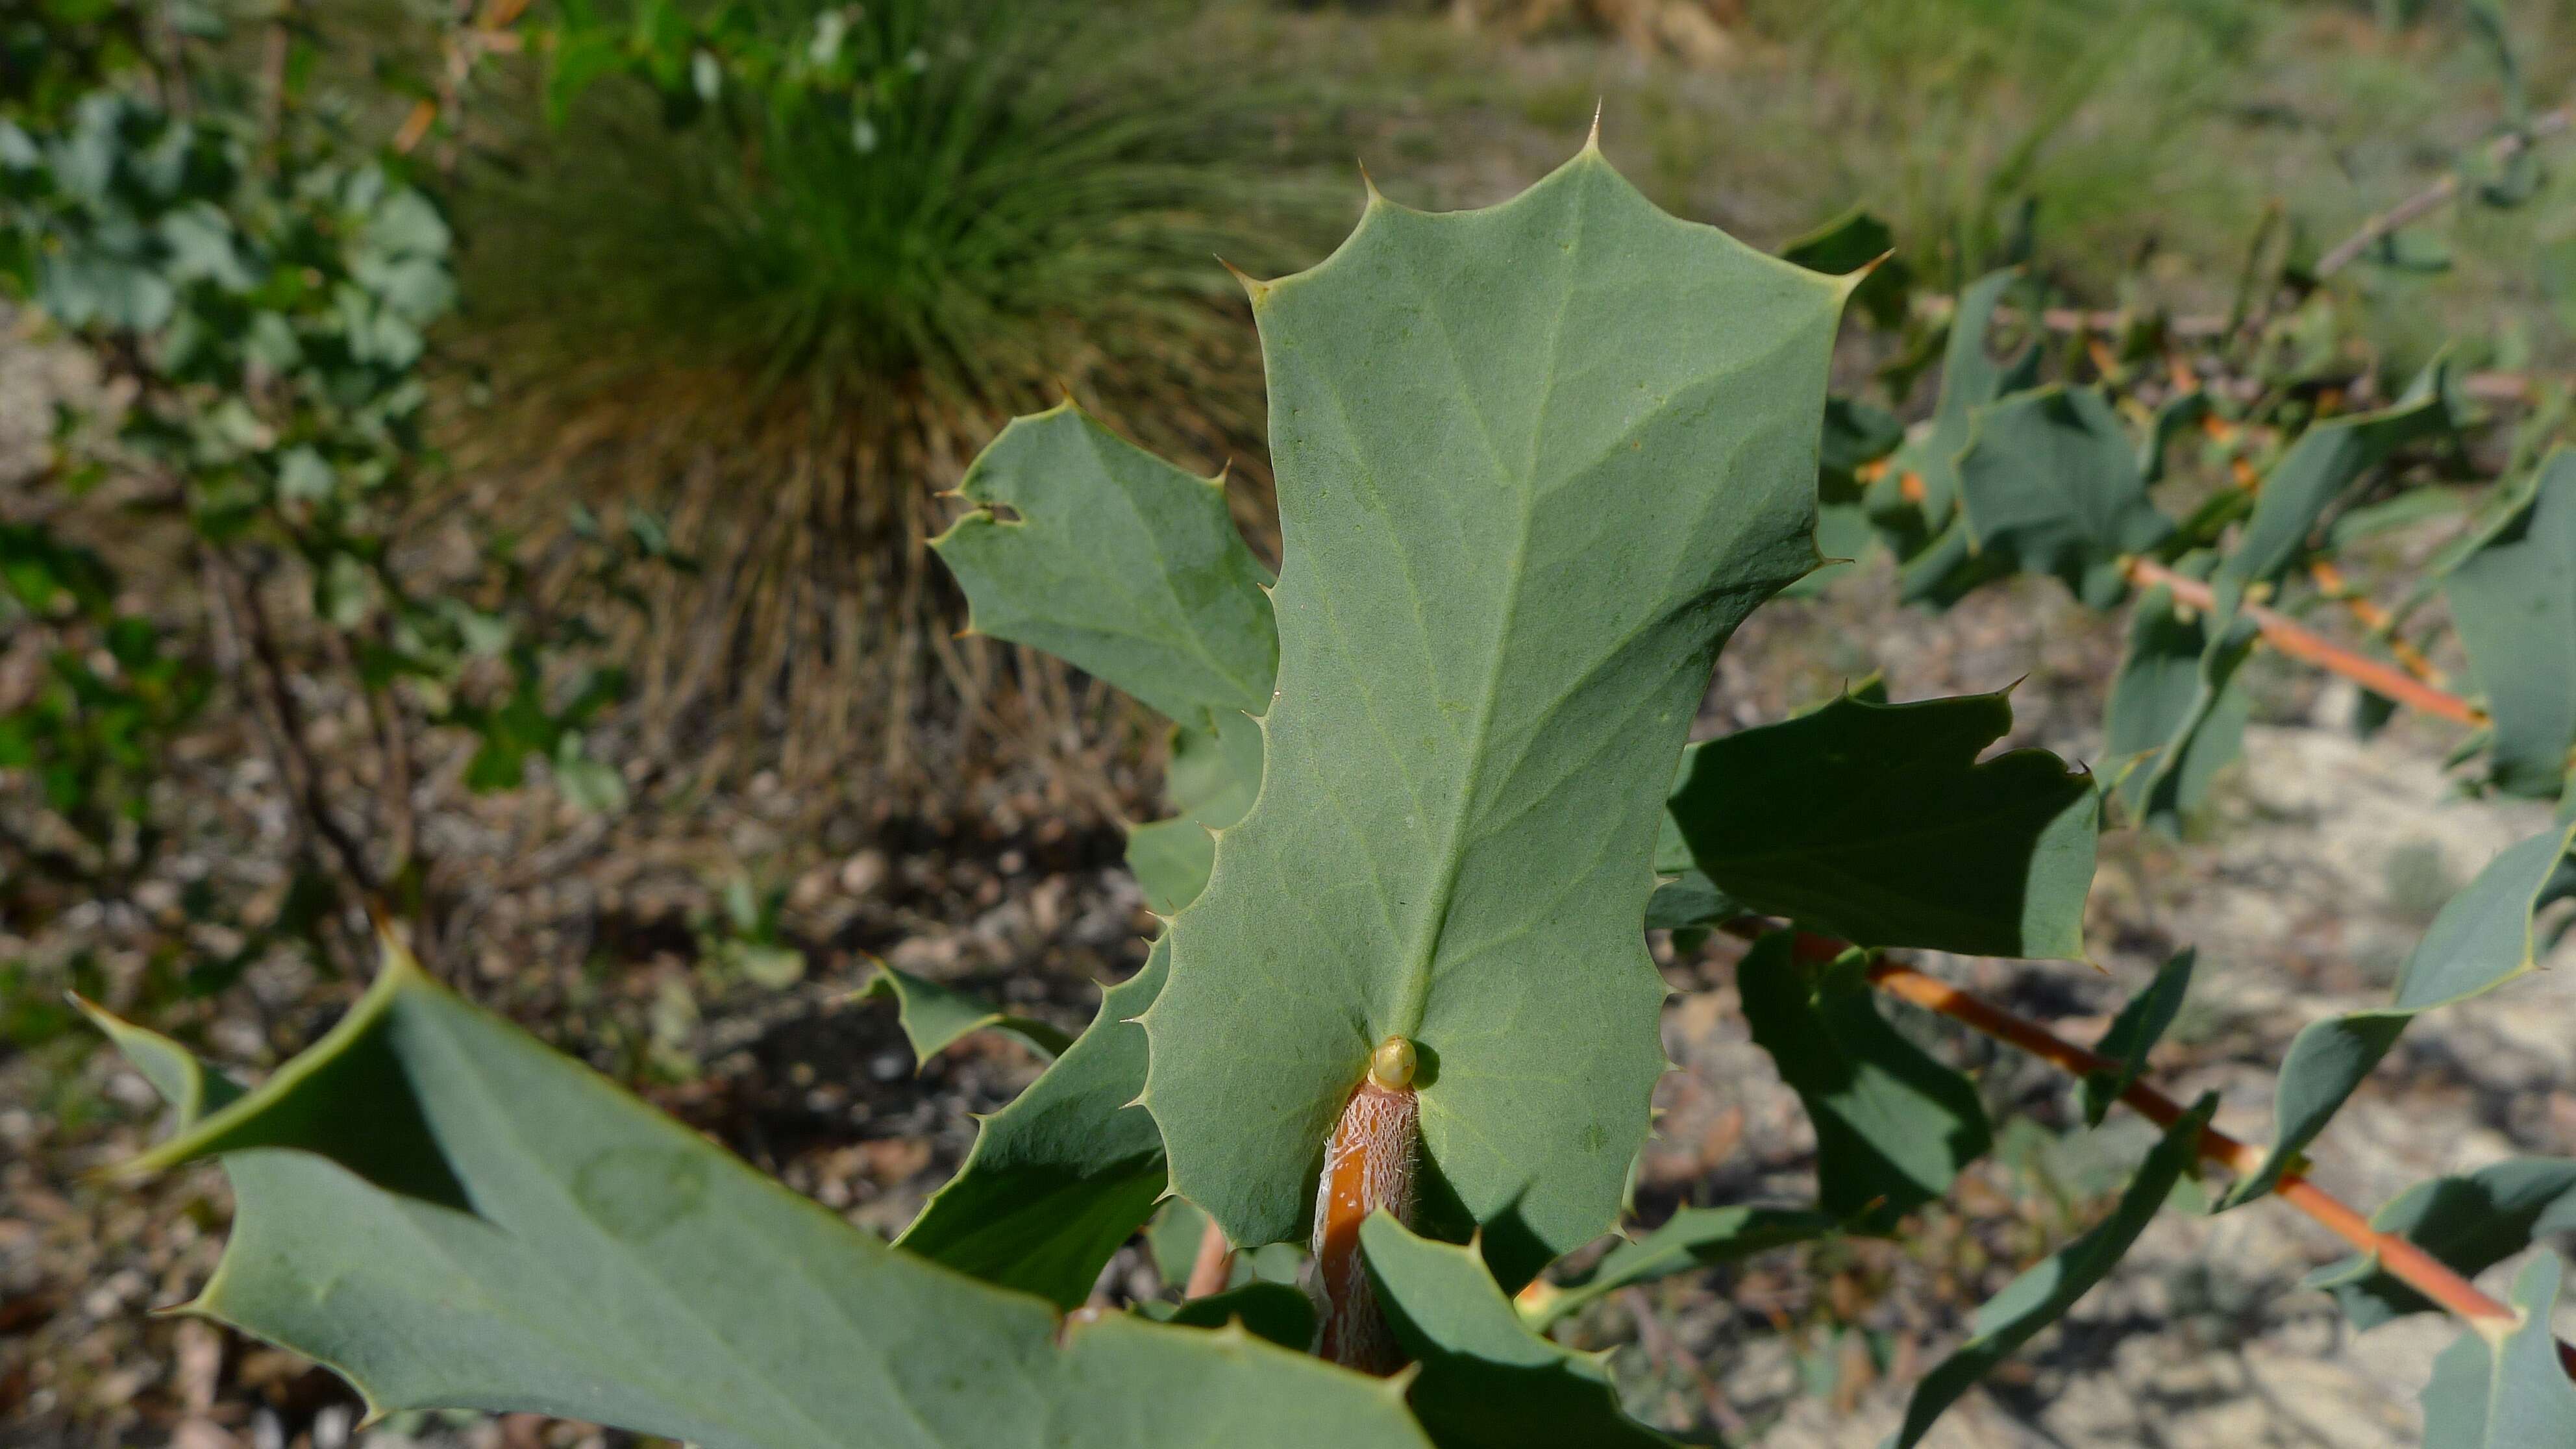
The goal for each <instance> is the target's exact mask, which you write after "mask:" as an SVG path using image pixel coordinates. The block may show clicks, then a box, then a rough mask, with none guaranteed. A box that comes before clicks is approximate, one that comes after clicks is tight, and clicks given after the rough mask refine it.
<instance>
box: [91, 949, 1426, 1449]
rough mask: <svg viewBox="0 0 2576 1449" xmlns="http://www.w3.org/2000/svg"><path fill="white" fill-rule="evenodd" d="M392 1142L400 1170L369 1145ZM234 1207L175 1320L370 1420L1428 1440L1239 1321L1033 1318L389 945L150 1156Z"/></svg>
mask: <svg viewBox="0 0 2576 1449" xmlns="http://www.w3.org/2000/svg"><path fill="white" fill-rule="evenodd" d="M387 1122H394V1123H399V1124H404V1126H403V1127H402V1130H401V1132H400V1133H398V1134H397V1135H400V1136H403V1137H405V1138H408V1139H409V1140H408V1141H406V1142H405V1143H404V1144H403V1145H404V1146H405V1148H406V1150H408V1151H414V1152H418V1153H421V1154H424V1155H425V1157H426V1160H427V1162H428V1163H430V1164H433V1165H434V1171H427V1170H420V1169H415V1171H414V1172H413V1173H412V1174H411V1176H412V1178H413V1180H415V1181H428V1180H430V1179H432V1178H436V1179H438V1180H442V1181H444V1182H445V1183H447V1184H448V1185H450V1186H451V1187H452V1188H453V1189H454V1190H453V1191H452V1192H442V1193H439V1194H436V1195H434V1196H424V1195H422V1194H420V1193H417V1192H414V1191H410V1190H408V1189H407V1188H405V1187H404V1186H403V1184H402V1183H401V1182H400V1181H396V1180H391V1179H390V1178H389V1176H388V1174H386V1173H385V1172H384V1171H383V1170H382V1168H383V1155H382V1154H381V1153H377V1152H372V1151H370V1150H369V1144H370V1143H371V1142H372V1141H373V1140H374V1134H376V1133H378V1132H380V1130H381V1129H382V1127H383V1126H384V1124H386V1123H387ZM216 1155H219V1156H221V1158H222V1159H223V1163H224V1168H225V1171H226V1173H227V1175H228V1176H230V1178H231V1179H232V1182H233V1187H234V1193H235V1201H236V1213H235V1219H234V1224H233V1230H232V1238H231V1241H230V1242H229V1243H228V1244H227V1245H226V1247H225V1251H224V1257H223V1261H222V1263H221V1264H220V1265H219V1267H218V1268H217V1270H216V1272H215V1274H214V1277H213V1279H212V1280H211V1281H210V1282H209V1283H208V1284H207V1286H206V1289H205V1291H204V1292H203V1293H202V1294H201V1295H200V1296H199V1297H198V1298H197V1299H196V1301H194V1302H193V1303H191V1304H190V1305H188V1308H189V1311H192V1312H195V1313H199V1314H203V1315H205V1316H208V1317H211V1318H214V1319H217V1320H219V1321H222V1322H225V1323H229V1324H232V1325H234V1326H236V1327H239V1328H241V1329H243V1330H244V1331H246V1332H250V1333H255V1334H257V1335H259V1336H261V1337H263V1338H266V1339H269V1340H270V1341H272V1342H275V1343H278V1344H281V1345H283V1346H285V1347H287V1348H290V1349H293V1350H294V1351H296V1352H298V1353H302V1354H304V1355H306V1356H308V1357H311V1358H314V1359H317V1360H319V1361H321V1362H324V1363H327V1364H330V1365H332V1366H333V1367H334V1368H336V1369H337V1370H339V1371H340V1372H341V1373H342V1374H344V1375H345V1376H347V1377H348V1378H349V1380H350V1381H351V1382H352V1383H353V1384H354V1385H356V1386H357V1388H358V1389H359V1390H360V1392H361V1393H363V1394H364V1395H365V1396H366V1398H367V1401H368V1404H369V1407H370V1408H371V1409H372V1410H374V1411H376V1412H390V1411H393V1410H396V1409H406V1408H477V1409H484V1410H489V1411H517V1410H525V1411H531V1412H537V1413H544V1414H551V1415H559V1416H570V1417H578V1418H583V1419H589V1420H592V1421H594V1422H598V1423H603V1424H610V1425H615V1426H618V1427H622V1428H628V1429H633V1430H636V1431H639V1432H643V1433H650V1434H658V1435H663V1436H666V1437H670V1438H679V1439H687V1440H691V1441H694V1442H698V1443H704V1444H710V1445H722V1446H726V1449H874V1446H888V1449H893V1446H904V1449H913V1446H925V1445H932V1446H957V1449H984V1446H992V1445H1017V1444H1029V1445H1034V1444H1040V1443H1045V1444H1050V1445H1065V1446H1078V1445H1091V1446H1098V1449H1132V1446H1134V1445H1137V1444H1153V1443H1170V1442H1182V1441H1187V1440H1192V1439H1214V1440H1216V1441H1219V1442H1224V1443H1227V1444H1266V1445H1278V1446H1281V1449H1287V1446H1291V1445H1305V1444H1311V1443H1314V1442H1317V1440H1318V1439H1321V1440H1322V1441H1323V1442H1327V1443H1332V1444H1337V1445H1340V1444H1354V1445H1358V1444H1366V1445H1386V1446H1390V1449H1394V1446H1419V1445H1420V1444H1422V1442H1423V1440H1422V1438H1421V1435H1420V1432H1419V1430H1418V1429H1417V1427H1416V1426H1415V1425H1414V1424H1413V1423H1411V1422H1410V1420H1409V1418H1408V1417H1407V1416H1406V1414H1405V1413H1404V1411H1403V1409H1402V1407H1401V1405H1400V1403H1399V1402H1398V1401H1397V1400H1396V1398H1395V1397H1394V1396H1393V1394H1392V1393H1391V1392H1390V1391H1389V1390H1388V1388H1387V1386H1385V1385H1383V1384H1380V1383H1376V1382H1373V1381H1371V1380H1368V1379H1366V1378H1363V1377H1361V1376H1359V1375H1356V1374H1350V1373H1346V1372H1343V1371H1342V1370H1339V1369H1336V1368H1334V1367H1333V1366H1331V1365H1329V1364H1324V1363H1320V1362H1318V1361H1316V1360H1314V1359H1312V1358H1309V1357H1306V1356H1304V1355H1300V1354H1294V1353H1288V1352H1285V1351H1282V1350H1280V1349H1277V1348H1274V1347H1272V1346H1270V1345H1268V1344H1265V1343H1260V1342H1258V1341H1256V1340H1253V1339H1251V1338H1250V1337H1248V1336H1246V1335H1243V1334H1241V1333H1239V1332H1232V1331H1229V1332H1224V1333H1209V1332H1206V1331H1204V1330H1199V1329H1189V1328H1174V1327H1165V1326H1162V1325H1158V1324H1152V1323H1147V1322H1145V1321H1143V1320H1141V1319H1137V1318H1134V1317H1132V1316H1129V1315H1124V1314H1118V1315H1111V1316H1109V1317H1107V1318H1104V1319H1102V1320H1101V1321H1098V1322H1095V1323H1089V1324H1075V1325H1071V1326H1067V1325H1065V1324H1062V1323H1060V1322H1059V1320H1058V1318H1057V1314H1056V1312H1055V1311H1054V1309H1053V1308H1052V1306H1051V1305H1049V1304H1048V1303H1046V1302H1045V1301H1044V1300H1042V1299H1039V1298H1035V1297H1030V1296H1027V1295H1025V1294H1019V1293H1012V1292H1008V1291H1005V1290H1002V1289H999V1288H995V1287H992V1286H990V1285H988V1284H984V1283H979V1282H977V1281H975V1280H974V1279H971V1278H968V1277H965V1276H963V1275H961V1274H957V1273H953V1272H950V1271H948V1270H947V1269H944V1268H941V1267H939V1266H938V1265H936V1264H933V1263H930V1262H926V1261H924V1260H923V1259H922V1258H920V1257H917V1256H915V1255H913V1254H910V1253H905V1252H899V1251H897V1250H895V1249H893V1248H890V1247H887V1246H886V1245H884V1244H882V1243H880V1242H878V1241H877V1240H876V1239H875V1238H874V1237H872V1236H870V1235H868V1234H866V1233H862V1232H859V1231H857V1230H855V1229H853V1228H851V1227H850V1226H849V1225H848V1224H847V1223H845V1222H843V1221H841V1220H840V1219H839V1218H838V1217H836V1216H834V1215H833V1214H831V1213H829V1212H827V1211H825V1210H823V1209H822V1208H821V1207H819V1206H817V1205H816V1204H814V1203H812V1202H810V1201H807V1200H806V1199H804V1198H801V1197H798V1196H797V1195H796V1194H794V1193H792V1192H789V1191H787V1190H786V1189H785V1188H783V1187H781V1186H780V1185H779V1184H777V1183H775V1182H772V1181H770V1180H769V1179H767V1178H764V1177H762V1176H760V1175H759V1174H758V1173H756V1172H753V1171H752V1170H751V1169H750V1168H748V1167H746V1166H744V1165H743V1164H742V1163H741V1162H740V1161H738V1160H737V1159H735V1158H733V1157H732V1156H730V1155H728V1154H727V1153H725V1152H724V1151H723V1150H722V1149H720V1148H718V1147H716V1146H714V1145H713V1144H711V1143H709V1142H708V1141H706V1139H704V1138H702V1137H700V1136H699V1135H698V1134H696V1133H694V1132H692V1131H690V1130H688V1129H687V1128H686V1127H683V1126H682V1125H680V1124H679V1123H677V1122H674V1121H672V1120H670V1119H669V1118H667V1117H664V1116H662V1115H661V1114H659V1113H657V1112H655V1111H653V1110H652V1109H651V1108H649V1107H647V1106H645V1105H644V1104H643V1103H641V1102H639V1101H636V1100H635V1099H634V1098H632V1097H629V1096H627V1095H626V1094H625V1093H623V1092H620V1091H618V1090H617V1089H616V1088H615V1087H613V1086H612V1085H610V1084H609V1083H608V1082H607V1081H605V1080H603V1079H602V1078H600V1077H599V1076H597V1075H596V1074H594V1073H592V1072H590V1071H588V1070H587V1069H585V1068H583V1067H582V1066H580V1065H579V1064H578V1063H575V1062H573V1061H570V1060H568V1059H566V1058H564V1057H562V1056H559V1055H557V1054H555V1053H554V1052H551V1051H549V1050H547V1049H546V1048H545V1047H544V1046H543V1045H541V1044H540V1043H538V1042H537V1041H536V1040H534V1039H533V1038H531V1037H529V1036H527V1035H526V1034H525V1033H523V1032H520V1031H518V1030H517V1029H516V1028H513V1027H511V1026H510V1025H509V1024H508V1023H506V1022H503V1021H501V1020H500V1019H498V1018H496V1017H493V1016H491V1015H489V1014H487V1013H485V1012H482V1011H480V1010H478V1009H476V1008H474V1007H472V1006H470V1005H468V1004H467V1003H465V1002H464V1001H462V1000H460V999H458V998H457V997H456V996H454V995H453V994H451V993H449V992H447V991H446V990H444V989H443V988H441V987H439V986H437V985H436V984H434V983H433V982H431V981H430V980H429V978H428V977H427V976H425V975H423V974H422V973H421V972H420V970H419V969H418V967H416V966H414V965H412V964H411V963H410V962H409V960H408V959H407V958H406V957H403V956H402V955H400V954H399V953H398V952H392V953H390V960H389V962H388V965H387V967H386V969H385V972H384V974H383V976H382V977H381V978H380V979H379V980H378V982H377V983H376V985H375V987H374V989H372V990H371V991H370V992H368V994H367V996H366V998H365V999H364V1000H363V1001H361V1002H360V1003H359V1005H358V1006H357V1007H356V1008H354V1009H353V1010H352V1011H351V1012H350V1014H349V1016H348V1017H347V1018H346V1019H345V1020H344V1021H343V1022H342V1023H341V1025H340V1026H339V1027H338V1028H336V1029H335V1030H334V1031H333V1032H332V1033H331V1035H330V1036H328V1037H326V1038H325V1039H324V1040H323V1041H322V1042H321V1043H320V1044H319V1045H317V1046H316V1047H315V1048H314V1049H313V1050H312V1051H310V1052H307V1053H306V1054H305V1055H303V1056H301V1057H298V1058H296V1059H295V1060H294V1061H292V1062H290V1063H288V1064H287V1065H286V1066H285V1067H282V1068H280V1069H279V1070H278V1072H277V1073H276V1074H275V1075H274V1076H272V1077H271V1078H270V1080H269V1081H268V1082H266V1083H265V1084H263V1085H262V1086H261V1087H259V1088H258V1089H257V1090H255V1091H252V1092H250V1093H249V1094H247V1095H245V1096H243V1097H242V1098H240V1099H239V1100H237V1101H235V1102H233V1103H231V1104H230V1105H229V1106H226V1107H224V1108H222V1109H221V1110H218V1111H215V1112H212V1113H210V1114H208V1115H207V1116H206V1117H204V1118H203V1119H202V1120H200V1121H198V1122H197V1123H195V1124H194V1125H193V1126H192V1127H191V1128H189V1129H188V1130H187V1131H186V1132H184V1133H182V1134H181V1135H180V1136H179V1137H177V1138H175V1139H173V1140H171V1141H169V1142H166V1143H164V1144H162V1145H161V1146H160V1147H158V1148H156V1149H154V1150H153V1151H152V1152H150V1153H148V1154H146V1155H145V1156H144V1157H143V1158H142V1159H140V1160H139V1162H138V1163H137V1164H136V1167H137V1168H138V1169H150V1168H163V1167H169V1166H174V1165H176V1164H178V1163H182V1162H188V1161H194V1160H197V1159H200V1158H203V1157H207V1156H216Z"/></svg>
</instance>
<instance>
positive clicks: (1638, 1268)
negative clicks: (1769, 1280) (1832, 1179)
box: [1525, 1207, 1841, 1327]
mask: <svg viewBox="0 0 2576 1449" xmlns="http://www.w3.org/2000/svg"><path fill="white" fill-rule="evenodd" d="M1840 1227H1841V1224H1840V1223H1838V1222H1836V1221H1835V1220H1834V1219H1833V1218H1831V1217H1828V1216H1826V1215H1825V1214H1823V1213H1820V1212H1810V1211H1806V1210H1804V1209H1799V1208H1768V1207H1720V1208H1683V1209H1682V1210H1681V1211H1679V1212H1676V1213H1674V1214H1673V1215H1672V1216H1671V1217H1670V1218H1667V1219H1666V1220H1665V1221H1664V1224H1663V1226H1661V1227H1659V1228H1657V1229H1655V1230H1654V1231H1653V1232H1651V1233H1648V1234H1647V1235H1646V1236H1644V1237H1642V1238H1638V1239H1636V1240H1635V1241H1633V1242H1623V1243H1621V1244H1619V1245H1618V1246H1617V1247H1615V1248H1612V1249H1611V1250H1610V1251H1609V1252H1607V1253H1605V1254H1603V1255H1602V1257H1601V1261H1600V1262H1598V1263H1596V1264H1594V1265H1593V1267H1592V1271H1591V1272H1590V1273H1589V1274H1587V1275H1585V1276H1584V1278H1583V1280H1582V1281H1581V1282H1579V1283H1576V1284H1573V1285H1571V1286H1569V1287H1566V1288H1564V1289H1562V1290H1560V1291H1558V1292H1556V1293H1554V1294H1552V1295H1549V1296H1548V1297H1547V1298H1546V1299H1545V1300H1544V1306H1543V1308H1542V1309H1541V1310H1540V1311H1539V1313H1538V1314H1537V1315H1536V1322H1537V1324H1538V1326H1540V1327H1544V1326H1546V1325H1547V1324H1549V1323H1553V1322H1554V1321H1556V1320H1557V1319H1559V1318H1563V1317H1564V1316H1565V1315H1567V1314H1569V1313H1572V1312H1573V1311H1575V1310H1576V1309H1578V1308H1581V1307H1582V1306H1583V1305H1585V1304H1587V1303H1590V1302H1592V1301H1593V1300H1594V1299H1596V1298H1600V1297H1603V1296H1605V1295H1607V1294H1610V1293H1614V1292H1617V1291H1618V1290H1619V1289H1622V1288H1625V1287H1628V1286H1629V1285H1631V1284H1635V1283H1651V1282H1653V1281H1654V1280H1656V1279H1658V1278H1669V1277H1671V1276H1673V1275H1674V1274H1676V1273H1687V1272H1690V1271H1691V1270H1693V1269H1695V1268H1714V1267H1716V1266H1718V1265H1719V1264H1721V1263H1732V1262H1734V1261H1736V1260H1737V1259H1739V1258H1747V1257H1751V1256H1752V1255H1753V1254H1755V1253H1761V1252H1767V1251H1769V1250H1770V1249H1773V1248H1782V1247H1787V1246H1788V1245H1790V1244H1792V1243H1803V1242H1809V1241H1812V1240H1814V1239H1816V1238H1821V1237H1823V1236H1825V1235H1826V1234H1828V1233H1831V1232H1834V1231H1835V1230H1837V1229H1838V1228H1840ZM1525 1316H1526V1315H1525Z"/></svg>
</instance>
